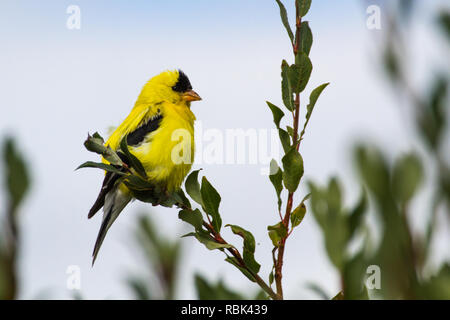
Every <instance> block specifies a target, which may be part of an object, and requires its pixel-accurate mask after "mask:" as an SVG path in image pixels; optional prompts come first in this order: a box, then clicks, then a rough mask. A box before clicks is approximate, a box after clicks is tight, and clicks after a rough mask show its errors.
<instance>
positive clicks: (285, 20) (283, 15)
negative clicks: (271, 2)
mask: <svg viewBox="0 0 450 320" xmlns="http://www.w3.org/2000/svg"><path fill="white" fill-rule="evenodd" d="M276 1H277V3H278V6H279V7H280V16H281V22H283V25H284V27H285V28H286V31H287V33H288V36H289V39H291V43H293V42H294V34H293V33H292V29H291V26H290V25H289V20H288V15H287V11H286V8H285V6H284V5H283V3H282V2H281V1H280V0H276Z"/></svg>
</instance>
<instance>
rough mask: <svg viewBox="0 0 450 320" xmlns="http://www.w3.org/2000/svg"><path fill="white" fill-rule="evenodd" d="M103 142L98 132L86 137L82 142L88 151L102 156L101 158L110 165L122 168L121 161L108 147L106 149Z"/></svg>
mask: <svg viewBox="0 0 450 320" xmlns="http://www.w3.org/2000/svg"><path fill="white" fill-rule="evenodd" d="M104 144H105V141H104V140H103V138H102V136H101V135H99V134H98V132H96V133H94V134H93V136H91V135H88V138H87V139H86V141H85V142H84V146H85V147H86V149H87V150H88V151H91V152H95V153H97V154H100V155H102V157H103V158H104V159H105V160H106V161H108V162H109V163H110V164H112V165H116V166H122V165H123V162H122V159H120V157H119V156H118V155H117V153H116V152H115V151H113V150H112V149H111V148H110V147H109V146H108V147H106V146H105V145H104Z"/></svg>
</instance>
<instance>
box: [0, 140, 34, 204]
mask: <svg viewBox="0 0 450 320" xmlns="http://www.w3.org/2000/svg"><path fill="white" fill-rule="evenodd" d="M3 159H4V162H5V185H6V188H7V192H8V198H9V199H8V200H9V205H10V206H11V210H12V212H11V213H14V212H15V210H16V209H17V208H18V206H19V205H20V203H21V202H22V201H23V199H24V198H25V196H26V194H27V192H28V190H29V188H30V174H29V171H28V167H27V165H26V163H25V160H24V159H23V157H22V155H21V154H20V153H19V151H18V150H17V148H16V145H15V143H14V140H13V139H12V138H7V139H6V140H5V142H4V145H3Z"/></svg>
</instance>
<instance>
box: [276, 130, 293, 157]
mask: <svg viewBox="0 0 450 320" xmlns="http://www.w3.org/2000/svg"><path fill="white" fill-rule="evenodd" d="M278 135H279V137H280V141H281V145H282V146H283V150H284V153H288V152H289V150H290V149H291V136H290V135H289V133H287V131H286V130H283V129H281V128H280V129H278Z"/></svg>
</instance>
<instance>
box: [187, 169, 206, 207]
mask: <svg viewBox="0 0 450 320" xmlns="http://www.w3.org/2000/svg"><path fill="white" fill-rule="evenodd" d="M199 172H200V170H195V171H192V172H191V174H190V175H189V176H188V177H187V179H186V182H185V183H184V187H185V188H186V192H187V193H188V194H189V196H190V197H191V198H192V199H193V200H194V201H195V202H197V203H198V204H199V205H201V206H203V200H202V195H201V193H200V184H199V183H198V173H199Z"/></svg>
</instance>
